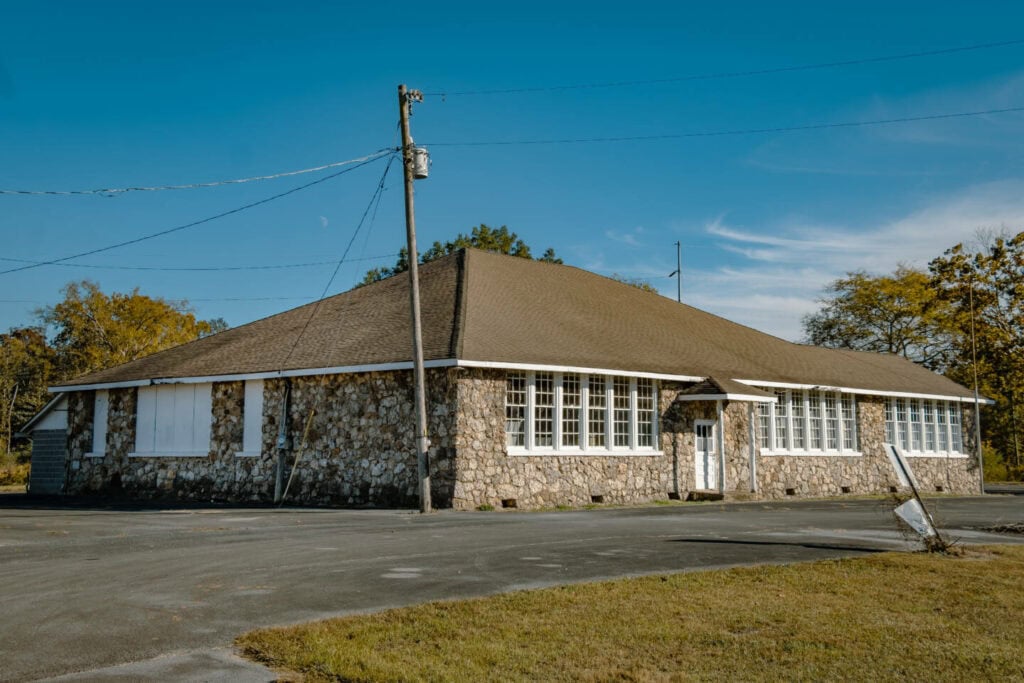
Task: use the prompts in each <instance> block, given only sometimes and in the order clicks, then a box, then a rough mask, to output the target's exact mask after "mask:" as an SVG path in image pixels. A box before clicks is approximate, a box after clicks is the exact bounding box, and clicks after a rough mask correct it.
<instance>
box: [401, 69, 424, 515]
mask: <svg viewBox="0 0 1024 683" xmlns="http://www.w3.org/2000/svg"><path fill="white" fill-rule="evenodd" d="M422 101H423V93H421V92H420V91H419V90H406V88H405V85H404V84H403V85H400V86H398V115H399V121H400V123H401V127H402V170H403V171H404V173H403V175H404V177H405V238H406V244H407V247H408V249H409V296H410V301H411V304H412V349H413V356H412V368H413V383H414V387H415V394H416V432H415V441H416V470H417V474H418V475H419V493H420V512H430V462H429V461H428V459H427V448H428V447H429V444H430V442H429V440H428V439H427V397H426V389H425V374H424V372H423V329H422V325H421V322H420V276H419V268H418V261H419V253H418V252H417V251H416V213H415V211H414V209H413V189H412V184H413V181H414V174H413V170H414V169H413V164H414V163H415V148H414V147H413V142H412V135H411V134H410V133H409V109H410V107H411V105H412V103H413V102H422Z"/></svg>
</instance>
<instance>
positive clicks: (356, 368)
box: [49, 359, 456, 393]
mask: <svg viewBox="0 0 1024 683" xmlns="http://www.w3.org/2000/svg"><path fill="white" fill-rule="evenodd" d="M455 364H456V361H455V360H454V359H444V360H428V361H426V362H424V363H423V367H425V368H448V367H453V366H454V365H455ZM411 369H412V361H402V362H400V363H375V364H369V365H345V366H337V367H331V368H303V369H298V370H271V371H270V372H249V373H239V374H237V375H203V376H199V377H158V378H154V379H137V380H131V381H127V382H100V383H97V384H77V385H74V386H62V387H50V389H49V391H50V392H51V393H64V392H67V391H89V390H92V389H119V388H123V387H148V386H150V385H153V384H205V383H208V382H238V381H242V380H247V379H274V378H278V377H315V376H319V375H344V374H349V373H355V372H385V371H388V370H411Z"/></svg>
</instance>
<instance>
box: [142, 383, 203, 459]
mask: <svg viewBox="0 0 1024 683" xmlns="http://www.w3.org/2000/svg"><path fill="white" fill-rule="evenodd" d="M212 428H213V384H212V383H203V384H156V385H152V386H148V387H139V390H138V398H137V400H136V411H135V450H134V451H133V452H131V453H129V454H128V457H130V458H152V457H168V458H202V457H206V456H208V455H209V454H210V443H211V437H212V432H213V429H212Z"/></svg>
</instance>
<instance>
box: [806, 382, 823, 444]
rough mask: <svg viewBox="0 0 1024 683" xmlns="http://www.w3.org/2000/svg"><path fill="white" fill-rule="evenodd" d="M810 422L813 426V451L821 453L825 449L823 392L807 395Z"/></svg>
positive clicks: (812, 392) (813, 392)
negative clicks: (822, 413)
mask: <svg viewBox="0 0 1024 683" xmlns="http://www.w3.org/2000/svg"><path fill="white" fill-rule="evenodd" d="M807 397H808V401H807V414H808V422H809V423H810V426H811V450H812V451H820V450H822V449H823V448H824V447H825V440H824V424H823V422H822V419H821V392H818V391H811V392H809V393H808V394H807Z"/></svg>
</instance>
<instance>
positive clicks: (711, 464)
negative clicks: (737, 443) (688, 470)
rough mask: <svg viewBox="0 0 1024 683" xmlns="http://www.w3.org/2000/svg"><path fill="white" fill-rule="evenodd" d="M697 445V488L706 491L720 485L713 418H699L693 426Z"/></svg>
mask: <svg viewBox="0 0 1024 683" xmlns="http://www.w3.org/2000/svg"><path fill="white" fill-rule="evenodd" d="M693 431H694V434H695V435H696V437H697V438H696V445H697V449H696V450H697V453H696V457H697V462H696V468H695V469H696V471H697V488H698V489H703V490H706V491H711V490H714V489H715V488H717V487H718V477H717V476H716V474H717V471H718V467H717V466H716V457H715V450H716V449H715V423H714V422H713V421H711V420H697V422H696V423H695V424H694V426H693Z"/></svg>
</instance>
